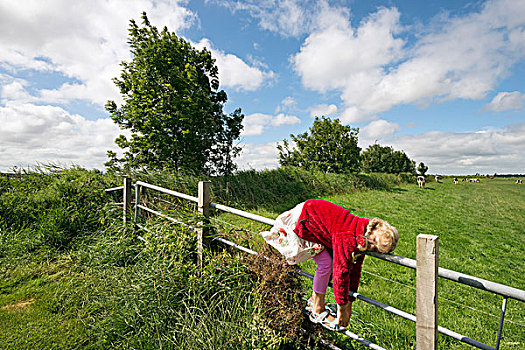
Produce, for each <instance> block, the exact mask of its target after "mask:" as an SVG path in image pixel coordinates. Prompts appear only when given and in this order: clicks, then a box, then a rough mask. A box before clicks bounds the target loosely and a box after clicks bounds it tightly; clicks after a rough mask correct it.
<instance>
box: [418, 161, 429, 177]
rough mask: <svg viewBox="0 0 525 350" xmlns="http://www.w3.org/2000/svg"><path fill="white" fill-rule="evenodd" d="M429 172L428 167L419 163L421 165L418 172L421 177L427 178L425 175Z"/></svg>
mask: <svg viewBox="0 0 525 350" xmlns="http://www.w3.org/2000/svg"><path fill="white" fill-rule="evenodd" d="M427 170H428V167H427V166H426V165H425V163H423V162H421V163H419V165H418V166H417V172H418V173H419V175H421V176H425V173H426V172H427Z"/></svg>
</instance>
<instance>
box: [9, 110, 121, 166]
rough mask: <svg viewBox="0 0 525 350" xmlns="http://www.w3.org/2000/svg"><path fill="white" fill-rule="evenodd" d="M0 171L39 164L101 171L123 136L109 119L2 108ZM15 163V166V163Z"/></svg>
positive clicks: (116, 150) (61, 112)
mask: <svg viewBox="0 0 525 350" xmlns="http://www.w3.org/2000/svg"><path fill="white" fill-rule="evenodd" d="M0 125H2V127H1V128H0V140H2V143H1V144H0V170H1V171H6V170H8V169H10V168H12V167H13V166H15V165H16V166H23V167H26V166H27V165H30V166H34V165H36V164H37V163H46V162H51V163H57V162H58V163H62V164H65V165H72V164H76V165H80V166H84V167H87V168H98V169H102V168H103V165H104V162H105V161H107V156H106V151H107V150H113V151H115V152H117V153H121V152H120V150H119V149H118V147H117V146H116V145H115V144H114V140H115V138H116V137H117V136H118V135H120V134H121V133H122V134H125V132H122V131H121V130H120V129H119V128H118V126H116V125H115V123H114V122H113V121H112V120H111V119H109V118H105V119H98V120H96V121H91V120H86V119H84V118H83V117H82V116H80V115H76V114H70V113H68V112H67V111H65V110H64V109H62V108H60V107H55V106H37V105H33V104H26V103H24V104H19V103H7V104H6V105H5V106H4V107H1V106H0ZM13 159H16V163H13Z"/></svg>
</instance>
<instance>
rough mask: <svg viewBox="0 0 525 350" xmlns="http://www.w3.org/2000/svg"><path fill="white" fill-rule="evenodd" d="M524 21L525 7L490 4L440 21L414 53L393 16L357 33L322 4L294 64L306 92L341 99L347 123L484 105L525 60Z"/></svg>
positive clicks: (339, 12)
mask: <svg viewBox="0 0 525 350" xmlns="http://www.w3.org/2000/svg"><path fill="white" fill-rule="evenodd" d="M523 13H525V2H523V1H512V0H494V1H487V2H485V3H484V4H483V6H482V8H481V10H480V11H478V12H472V13H470V14H467V15H463V16H455V17H447V16H446V15H442V16H441V17H439V18H437V19H435V21H433V22H432V23H433V25H432V26H431V27H430V26H429V27H427V28H424V31H422V32H420V33H414V34H415V38H416V39H415V42H414V43H411V42H410V45H409V42H408V40H407V39H404V37H403V35H404V31H403V30H404V28H403V27H402V25H401V23H400V13H399V11H398V10H397V9H396V8H389V9H387V8H380V9H378V11H377V12H375V13H373V14H371V15H370V16H369V17H368V18H365V19H364V20H363V21H362V22H361V23H359V26H358V27H353V26H352V24H351V22H350V16H349V13H348V11H346V10H344V9H338V8H333V7H329V6H328V5H326V4H325V5H324V7H323V9H322V11H321V12H320V13H319V15H318V17H317V18H316V20H315V24H316V25H315V26H314V29H313V30H312V32H311V33H310V35H309V36H308V37H307V38H306V39H305V41H304V42H303V44H302V46H301V49H300V51H299V52H298V53H297V54H296V55H295V56H293V57H292V63H293V65H294V69H295V71H296V72H297V74H298V75H299V76H300V77H301V79H302V82H303V85H304V86H305V87H307V88H310V89H312V90H316V91H320V92H326V91H333V90H335V91H339V93H340V96H341V99H342V100H343V102H344V105H345V110H344V111H343V112H342V118H341V119H342V120H343V121H344V122H347V123H349V122H357V121H364V120H369V119H373V118H374V116H375V114H377V113H380V112H384V111H387V110H389V109H391V108H392V107H394V106H396V105H400V104H407V103H416V104H420V103H428V102H432V101H442V100H447V99H482V98H484V97H485V96H486V94H487V92H489V91H490V90H492V89H493V88H494V87H495V85H496V83H498V82H499V81H500V80H501V79H502V78H504V77H505V76H506V74H508V72H509V69H510V68H511V67H512V65H513V64H514V63H515V62H517V61H518V60H520V59H522V58H524V57H525V31H524V30H523V26H524V25H525V17H523V15H522V14H523ZM411 32H413V30H411Z"/></svg>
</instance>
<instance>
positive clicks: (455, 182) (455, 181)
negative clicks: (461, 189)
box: [454, 177, 459, 185]
mask: <svg viewBox="0 0 525 350" xmlns="http://www.w3.org/2000/svg"><path fill="white" fill-rule="evenodd" d="M458 183H459V182H458V178H457V177H455V178H454V185H457V184H458Z"/></svg>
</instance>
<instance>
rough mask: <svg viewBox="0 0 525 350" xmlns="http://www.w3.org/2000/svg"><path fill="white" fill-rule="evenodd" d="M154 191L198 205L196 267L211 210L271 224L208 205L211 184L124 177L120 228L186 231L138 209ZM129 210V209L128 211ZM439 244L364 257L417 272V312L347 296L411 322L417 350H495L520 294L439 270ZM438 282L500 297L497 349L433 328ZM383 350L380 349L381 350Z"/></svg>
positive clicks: (430, 240) (433, 240) (433, 239)
mask: <svg viewBox="0 0 525 350" xmlns="http://www.w3.org/2000/svg"><path fill="white" fill-rule="evenodd" d="M132 188H135V201H134V203H133V202H132V201H131V191H132ZM145 189H148V190H153V191H158V192H161V193H164V194H168V195H171V196H175V197H177V198H181V199H184V200H187V201H190V202H193V203H196V204H197V207H196V208H197V210H198V212H199V213H200V214H201V218H202V221H201V222H200V224H198V225H196V226H195V227H194V228H195V230H196V231H197V239H198V242H197V247H198V252H197V253H198V263H199V264H202V253H203V246H204V245H205V244H206V243H207V239H208V237H207V233H206V227H207V225H204V223H207V222H209V218H210V208H214V209H216V210H220V211H223V212H227V213H230V214H234V215H237V216H240V217H243V218H246V219H250V220H253V221H256V222H260V223H263V224H267V225H270V226H272V225H273V223H274V220H273V219H269V218H266V217H263V216H260V215H256V214H252V213H248V212H245V211H242V210H239V209H235V208H232V207H228V206H225V205H221V204H218V203H214V202H212V201H211V200H210V182H209V181H201V182H199V187H198V197H194V196H190V195H187V194H184V193H179V192H176V191H172V190H169V189H166V188H162V187H159V186H155V185H152V184H148V183H145V182H141V181H137V182H136V183H135V184H134V185H132V183H131V179H130V178H125V180H124V185H123V186H120V187H114V188H110V189H107V190H106V191H107V192H112V191H122V193H123V195H122V198H123V202H122V203H116V204H119V205H122V207H123V221H124V223H130V222H134V223H135V225H137V226H138V227H140V228H142V229H145V230H147V228H145V227H143V226H141V225H140V224H139V221H140V217H141V212H142V211H144V212H147V213H150V214H151V215H155V216H159V217H162V218H164V219H166V220H169V221H172V222H176V223H179V224H181V225H184V226H188V224H187V223H185V222H182V221H180V220H177V219H174V218H172V217H170V216H168V215H165V214H163V213H161V212H159V211H156V210H153V209H151V208H149V207H147V206H145V205H143V204H141V193H142V192H143V191H144V190H145ZM132 205H133V206H132ZM214 240H217V241H220V242H221V243H223V244H226V245H229V246H232V247H234V248H237V249H240V250H242V251H244V252H246V253H249V254H257V252H255V251H253V250H251V249H248V248H246V247H243V246H240V245H238V244H236V243H234V242H231V241H229V240H226V239H224V238H221V237H215V238H214ZM438 242H439V239H438V237H437V236H433V235H419V236H418V237H417V242H416V247H417V259H416V260H413V259H409V258H405V257H402V256H398V255H394V254H381V253H376V252H367V253H366V254H367V255H369V256H371V257H374V258H378V259H382V260H384V261H387V262H391V263H394V264H398V265H401V266H405V267H408V268H411V269H415V270H416V313H417V317H416V316H415V315H412V314H409V313H407V312H404V311H402V310H399V309H396V308H395V307H392V306H390V305H387V304H384V303H382V302H379V301H377V300H374V299H372V298H369V297H366V296H364V295H361V294H359V293H356V292H353V291H350V294H351V295H352V296H354V297H355V298H357V299H359V300H361V301H364V302H366V303H369V304H372V305H374V306H377V307H379V308H381V309H383V310H385V311H388V312H390V313H393V314H395V315H397V316H400V317H403V318H405V319H408V320H410V321H413V322H415V323H416V349H418V350H423V349H424V350H429V349H430V350H435V349H437V339H438V333H441V334H444V335H447V336H449V337H452V338H454V339H457V340H459V341H461V342H463V343H465V344H468V345H471V346H473V347H476V348H479V349H486V350H498V349H499V346H500V341H501V336H502V331H503V324H504V319H505V311H506V307H507V300H508V299H509V298H511V299H515V300H517V301H521V302H525V291H524V290H520V289H517V288H513V287H509V286H506V285H502V284H499V283H495V282H491V281H487V280H484V279H481V278H477V277H473V276H469V275H465V274H462V273H459V272H456V271H452V270H448V269H444V268H440V267H439V266H438V251H439V244H438ZM296 271H297V273H299V274H300V275H302V276H305V277H307V278H310V279H313V275H311V274H309V273H307V272H304V271H302V270H300V269H299V268H296ZM438 277H441V278H445V279H448V280H451V281H454V282H457V283H461V284H464V285H467V286H470V287H473V288H478V289H481V290H484V291H487V292H491V293H494V294H498V295H500V296H502V297H503V302H502V307H501V316H500V322H499V328H498V332H497V337H496V346H495V347H492V346H489V345H487V344H484V343H481V342H479V341H476V340H474V339H471V338H469V337H467V336H464V335H462V334H459V333H456V332H454V331H452V330H449V329H447V328H444V327H440V326H439V325H438ZM340 333H342V334H345V335H346V336H348V337H350V338H352V339H354V340H356V341H358V342H360V343H361V344H364V345H366V346H368V347H370V348H372V349H383V348H382V347H381V346H379V345H377V344H374V343H372V342H370V341H369V340H367V339H364V338H362V337H360V336H359V335H356V334H354V333H352V332H350V331H348V330H343V331H340ZM383 350H384V349H383Z"/></svg>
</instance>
